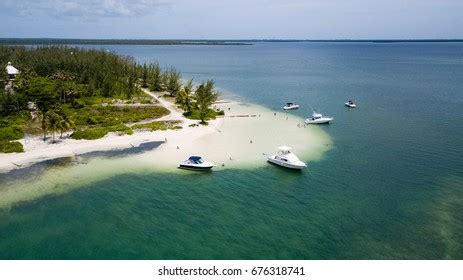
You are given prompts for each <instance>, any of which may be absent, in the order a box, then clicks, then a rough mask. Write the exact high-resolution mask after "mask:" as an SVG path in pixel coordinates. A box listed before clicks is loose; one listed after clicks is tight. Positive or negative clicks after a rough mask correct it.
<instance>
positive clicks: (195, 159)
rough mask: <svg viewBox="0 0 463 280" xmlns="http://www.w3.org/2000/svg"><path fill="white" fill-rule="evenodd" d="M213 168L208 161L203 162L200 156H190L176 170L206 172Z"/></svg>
mask: <svg viewBox="0 0 463 280" xmlns="http://www.w3.org/2000/svg"><path fill="white" fill-rule="evenodd" d="M212 167H214V164H213V163H211V162H208V161H205V160H204V159H203V158H202V157H200V156H191V157H189V158H188V159H187V160H185V161H183V162H182V163H180V164H179V166H178V168H181V169H188V170H199V171H207V170H211V169H212Z"/></svg>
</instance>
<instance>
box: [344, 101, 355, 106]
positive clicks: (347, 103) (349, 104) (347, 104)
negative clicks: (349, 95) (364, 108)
mask: <svg viewBox="0 0 463 280" xmlns="http://www.w3.org/2000/svg"><path fill="white" fill-rule="evenodd" d="M344 105H346V106H347V107H349V108H357V105H355V103H354V101H352V100H349V101H347V102H346V103H344Z"/></svg>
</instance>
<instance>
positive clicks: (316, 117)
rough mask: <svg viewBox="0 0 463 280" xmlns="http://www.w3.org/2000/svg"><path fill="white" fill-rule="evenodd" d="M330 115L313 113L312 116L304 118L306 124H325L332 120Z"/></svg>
mask: <svg viewBox="0 0 463 280" xmlns="http://www.w3.org/2000/svg"><path fill="white" fill-rule="evenodd" d="M332 120H333V118H332V117H326V116H323V115H322V114H320V113H315V112H314V113H313V114H312V117H310V118H307V119H305V123H306V124H325V123H330V121H332Z"/></svg>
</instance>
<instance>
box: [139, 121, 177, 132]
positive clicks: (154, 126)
mask: <svg viewBox="0 0 463 280" xmlns="http://www.w3.org/2000/svg"><path fill="white" fill-rule="evenodd" d="M179 123H180V121H154V122H150V123H144V124H136V125H133V126H132V129H144V128H146V129H150V130H151V131H156V130H167V129H181V128H182V127H181V126H179V125H177V124H179Z"/></svg>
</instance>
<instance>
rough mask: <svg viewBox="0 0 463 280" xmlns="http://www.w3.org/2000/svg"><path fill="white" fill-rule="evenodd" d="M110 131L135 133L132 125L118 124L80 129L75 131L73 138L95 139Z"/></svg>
mask: <svg viewBox="0 0 463 280" xmlns="http://www.w3.org/2000/svg"><path fill="white" fill-rule="evenodd" d="M109 132H121V133H122V134H129V135H131V134H133V131H132V129H131V128H130V127H128V126H125V125H123V124H118V125H114V126H108V127H93V128H88V129H85V130H78V131H75V132H74V133H73V134H72V135H71V138H72V139H76V140H80V139H86V140H95V139H99V138H103V137H104V136H105V135H106V134H108V133H109Z"/></svg>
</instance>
